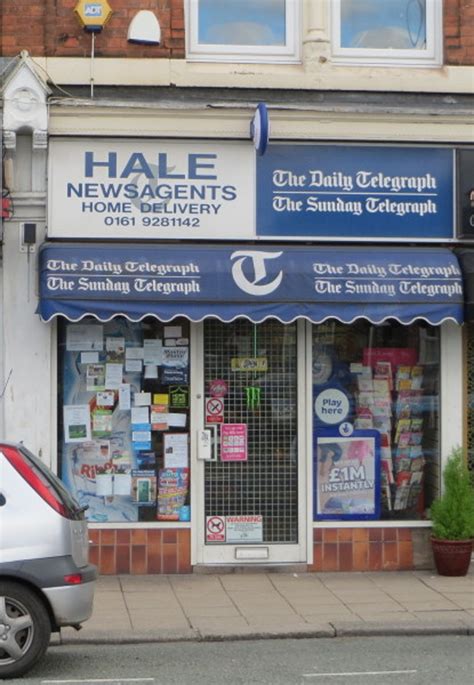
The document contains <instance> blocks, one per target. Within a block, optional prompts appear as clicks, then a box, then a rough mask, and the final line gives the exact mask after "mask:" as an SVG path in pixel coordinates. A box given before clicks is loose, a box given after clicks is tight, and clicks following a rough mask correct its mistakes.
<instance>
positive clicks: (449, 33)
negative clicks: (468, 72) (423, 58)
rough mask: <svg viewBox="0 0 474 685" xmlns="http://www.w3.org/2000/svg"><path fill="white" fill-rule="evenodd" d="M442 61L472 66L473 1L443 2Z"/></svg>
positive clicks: (473, 48) (473, 34) (454, 0)
mask: <svg viewBox="0 0 474 685" xmlns="http://www.w3.org/2000/svg"><path fill="white" fill-rule="evenodd" d="M444 61H445V63H446V64H459V65H461V64H462V65H472V64H474V0H444Z"/></svg>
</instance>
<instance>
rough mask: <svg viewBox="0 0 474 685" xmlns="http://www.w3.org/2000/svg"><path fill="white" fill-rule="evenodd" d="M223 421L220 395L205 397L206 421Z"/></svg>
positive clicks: (222, 402)
mask: <svg viewBox="0 0 474 685" xmlns="http://www.w3.org/2000/svg"><path fill="white" fill-rule="evenodd" d="M223 422H224V400H223V399H222V397H206V423H223Z"/></svg>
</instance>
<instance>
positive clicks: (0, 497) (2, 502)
mask: <svg viewBox="0 0 474 685" xmlns="http://www.w3.org/2000/svg"><path fill="white" fill-rule="evenodd" d="M6 503H7V500H6V499H5V495H4V494H3V493H1V492H0V507H3V506H5V504H6Z"/></svg>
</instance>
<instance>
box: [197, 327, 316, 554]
mask: <svg viewBox="0 0 474 685" xmlns="http://www.w3.org/2000/svg"><path fill="white" fill-rule="evenodd" d="M190 342H191V378H190V380H191V416H192V419H193V423H192V426H193V428H192V435H191V473H192V478H191V503H192V525H191V564H192V565H196V564H204V565H212V566H214V565H219V564H223V565H224V564H225V565H230V564H235V565H237V564H238V565H242V564H248V565H252V564H254V565H255V564H258V563H260V564H261V563H264V564H285V563H287V564H291V563H306V562H310V561H311V558H309V557H312V544H311V541H312V524H311V521H312V516H311V512H312V509H311V500H312V498H311V497H308V490H310V488H308V484H309V483H310V482H311V481H310V480H309V478H310V477H311V473H312V456H311V455H312V448H311V444H312V438H311V431H310V427H308V415H309V416H310V417H311V383H310V382H308V375H309V377H310V378H311V374H310V373H308V369H310V368H311V367H310V365H309V363H310V359H309V358H308V345H309V351H310V352H311V344H310V341H309V342H308V327H307V326H306V323H305V321H303V320H298V321H297V348H296V353H297V383H298V395H297V397H298V409H297V435H298V531H299V541H298V544H294V545H291V544H281V545H266V544H253V545H249V544H247V545H229V544H222V545H220V544H212V545H206V544H205V542H204V541H205V516H204V465H205V464H204V462H203V461H201V460H199V459H198V458H197V454H198V444H197V442H198V440H197V435H198V431H199V430H201V429H203V428H204V427H205V426H204V399H205V397H204V396H205V390H204V377H203V374H204V363H203V360H204V325H203V323H198V324H191V341H190ZM308 397H309V403H308ZM308 404H309V410H308ZM310 423H311V422H310ZM308 449H309V451H308ZM241 555H242V556H241ZM246 555H250V557H252V556H253V557H254V558H247V556H246Z"/></svg>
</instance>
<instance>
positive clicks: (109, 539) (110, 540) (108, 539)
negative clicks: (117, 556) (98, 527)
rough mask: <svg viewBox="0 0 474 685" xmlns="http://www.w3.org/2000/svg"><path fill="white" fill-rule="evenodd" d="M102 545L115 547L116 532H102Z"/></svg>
mask: <svg viewBox="0 0 474 685" xmlns="http://www.w3.org/2000/svg"><path fill="white" fill-rule="evenodd" d="M100 544H101V545H115V530H102V531H101V533H100Z"/></svg>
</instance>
